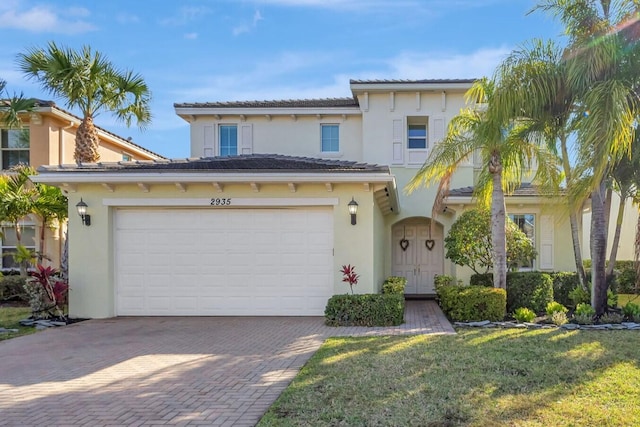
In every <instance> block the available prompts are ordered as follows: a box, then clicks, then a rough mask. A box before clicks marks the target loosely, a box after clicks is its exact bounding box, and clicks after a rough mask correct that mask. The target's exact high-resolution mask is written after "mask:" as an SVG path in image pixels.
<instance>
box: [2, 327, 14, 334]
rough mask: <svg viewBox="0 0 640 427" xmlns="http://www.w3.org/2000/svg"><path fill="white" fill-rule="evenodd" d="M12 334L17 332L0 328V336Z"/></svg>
mask: <svg viewBox="0 0 640 427" xmlns="http://www.w3.org/2000/svg"><path fill="white" fill-rule="evenodd" d="M12 332H18V330H17V329H7V328H0V334H10V333H12Z"/></svg>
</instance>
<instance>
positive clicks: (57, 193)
mask: <svg viewBox="0 0 640 427" xmlns="http://www.w3.org/2000/svg"><path fill="white" fill-rule="evenodd" d="M35 189H36V194H35V200H34V201H33V213H35V214H36V215H38V217H39V218H40V245H39V251H38V262H39V263H41V262H42V259H43V258H44V257H45V255H46V247H45V241H46V240H45V230H46V228H47V227H49V226H51V225H52V223H53V221H54V220H55V221H57V222H58V224H61V223H62V222H64V220H65V219H67V216H68V208H67V197H66V196H65V195H64V194H62V190H60V189H59V188H58V187H53V186H50V185H45V184H35Z"/></svg>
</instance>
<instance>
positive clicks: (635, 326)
mask: <svg viewBox="0 0 640 427" xmlns="http://www.w3.org/2000/svg"><path fill="white" fill-rule="evenodd" d="M453 325H454V326H459V327H463V328H512V329H554V328H555V329H558V328H559V329H566V330H568V331H574V330H578V329H581V330H586V331H589V330H596V331H604V330H638V331H640V323H635V322H622V323H619V324H618V323H605V324H602V325H578V324H576V323H565V324H564V325H562V326H556V325H552V324H549V323H516V322H490V321H488V320H483V321H481V322H453Z"/></svg>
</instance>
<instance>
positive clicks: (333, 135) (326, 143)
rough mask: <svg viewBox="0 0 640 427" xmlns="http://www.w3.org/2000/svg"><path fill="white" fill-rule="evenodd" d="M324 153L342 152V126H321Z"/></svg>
mask: <svg viewBox="0 0 640 427" xmlns="http://www.w3.org/2000/svg"><path fill="white" fill-rule="evenodd" d="M320 133H321V139H322V147H321V148H322V152H323V153H338V152H339V151H340V126H338V125H320Z"/></svg>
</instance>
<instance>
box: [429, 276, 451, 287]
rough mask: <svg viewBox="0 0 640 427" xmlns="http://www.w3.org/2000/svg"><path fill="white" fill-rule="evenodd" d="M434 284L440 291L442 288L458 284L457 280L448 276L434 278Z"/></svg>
mask: <svg viewBox="0 0 640 427" xmlns="http://www.w3.org/2000/svg"><path fill="white" fill-rule="evenodd" d="M433 284H434V286H435V288H436V289H438V288H439V287H440V286H453V285H455V284H456V280H455V279H454V278H453V276H449V275H448V274H436V275H435V276H434V278H433Z"/></svg>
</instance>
